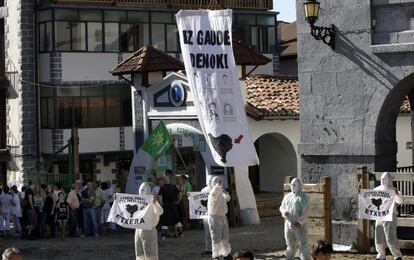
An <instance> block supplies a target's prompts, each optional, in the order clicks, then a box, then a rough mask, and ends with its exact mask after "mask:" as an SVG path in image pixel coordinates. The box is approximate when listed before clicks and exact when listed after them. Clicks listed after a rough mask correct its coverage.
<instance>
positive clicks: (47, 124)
mask: <svg viewBox="0 0 414 260" xmlns="http://www.w3.org/2000/svg"><path fill="white" fill-rule="evenodd" d="M40 106H41V121H42V127H43V128H53V127H54V125H55V106H54V99H53V98H41V101H40Z"/></svg>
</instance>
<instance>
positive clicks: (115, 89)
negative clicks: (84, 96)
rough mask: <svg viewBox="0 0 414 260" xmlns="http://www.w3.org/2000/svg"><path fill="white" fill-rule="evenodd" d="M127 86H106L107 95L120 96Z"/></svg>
mask: <svg viewBox="0 0 414 260" xmlns="http://www.w3.org/2000/svg"><path fill="white" fill-rule="evenodd" d="M124 88H127V87H125V86H120V85H113V86H106V87H105V96H119V95H120V93H121V91H122V90H123V89H124Z"/></svg>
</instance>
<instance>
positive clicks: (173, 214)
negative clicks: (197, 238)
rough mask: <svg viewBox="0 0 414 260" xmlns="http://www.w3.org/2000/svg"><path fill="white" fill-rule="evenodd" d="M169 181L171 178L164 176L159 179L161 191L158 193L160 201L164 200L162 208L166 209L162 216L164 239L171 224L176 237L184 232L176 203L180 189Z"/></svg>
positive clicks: (162, 236)
mask: <svg viewBox="0 0 414 260" xmlns="http://www.w3.org/2000/svg"><path fill="white" fill-rule="evenodd" d="M168 181H169V179H168V178H165V177H162V178H161V179H160V181H159V185H160V191H159V193H158V194H159V196H160V197H161V198H160V201H161V202H162V208H163V210H164V214H162V215H161V218H160V226H161V230H162V232H161V239H162V240H165V238H166V236H167V235H168V230H169V227H171V226H173V227H174V237H178V236H180V235H181V233H182V225H181V222H180V216H179V215H178V210H177V207H176V205H175V201H176V200H177V195H178V193H179V190H178V189H177V187H176V186H174V185H171V184H169V183H168Z"/></svg>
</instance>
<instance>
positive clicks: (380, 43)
mask: <svg viewBox="0 0 414 260" xmlns="http://www.w3.org/2000/svg"><path fill="white" fill-rule="evenodd" d="M304 2H305V1H303V0H300V1H297V6H296V7H297V18H298V19H297V32H298V67H299V68H298V71H299V82H300V83H299V84H300V97H301V99H300V102H301V104H300V105H301V115H300V123H301V141H300V144H299V155H300V157H301V172H302V176H303V177H304V178H305V180H306V181H310V182H316V181H317V180H318V179H319V177H320V176H321V175H327V176H331V177H332V192H333V209H334V212H333V219H334V221H335V223H334V241H335V242H340V243H347V244H349V243H351V242H355V241H356V234H357V232H356V225H355V224H356V209H357V205H356V202H357V198H356V195H357V176H356V174H355V169H356V167H357V165H361V164H363V165H367V166H368V169H369V170H372V171H394V170H395V169H396V152H397V142H396V128H395V123H396V119H397V116H398V113H399V111H400V106H401V102H402V101H403V99H404V97H405V96H408V97H409V99H410V100H412V98H413V95H412V93H413V92H412V89H413V88H414V84H413V83H414V52H413V51H414V41H413V39H412V33H410V31H411V30H413V28H412V27H413V26H414V24H413V22H412V18H411V16H410V14H411V13H410V12H411V11H412V10H413V9H414V1H412V0H409V1H391V0H372V1H369V0H337V1H329V0H321V1H320V2H321V12H320V15H319V19H318V21H317V22H316V25H318V26H329V25H330V24H334V25H335V28H336V37H335V45H336V46H335V49H331V48H330V47H329V46H327V45H325V44H323V43H322V42H321V41H316V40H315V39H314V38H313V37H312V35H311V34H310V26H309V24H308V23H307V22H306V21H305V19H304V11H303V3H304Z"/></svg>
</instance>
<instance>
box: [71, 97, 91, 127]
mask: <svg viewBox="0 0 414 260" xmlns="http://www.w3.org/2000/svg"><path fill="white" fill-rule="evenodd" d="M73 112H74V117H75V126H76V127H86V126H87V114H88V99H87V98H74V99H73Z"/></svg>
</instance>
